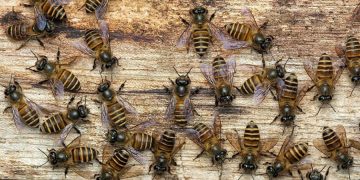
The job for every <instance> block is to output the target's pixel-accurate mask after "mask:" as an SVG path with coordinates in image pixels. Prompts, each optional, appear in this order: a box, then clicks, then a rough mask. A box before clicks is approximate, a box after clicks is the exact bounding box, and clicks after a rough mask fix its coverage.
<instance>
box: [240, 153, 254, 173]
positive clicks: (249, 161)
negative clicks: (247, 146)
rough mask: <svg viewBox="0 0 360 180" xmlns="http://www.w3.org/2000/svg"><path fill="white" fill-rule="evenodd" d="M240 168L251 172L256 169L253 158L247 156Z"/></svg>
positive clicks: (249, 155)
mask: <svg viewBox="0 0 360 180" xmlns="http://www.w3.org/2000/svg"><path fill="white" fill-rule="evenodd" d="M241 168H242V169H244V170H245V171H253V170H255V169H256V168H257V165H256V163H255V162H254V156H252V155H251V154H248V155H247V156H246V158H245V162H244V163H243V164H241Z"/></svg>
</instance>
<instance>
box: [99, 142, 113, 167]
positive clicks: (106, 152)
mask: <svg viewBox="0 0 360 180" xmlns="http://www.w3.org/2000/svg"><path fill="white" fill-rule="evenodd" d="M113 154H114V146H112V145H111V144H108V143H107V144H105V145H104V148H103V153H102V157H101V158H102V163H106V162H107V161H108V159H110V157H111V156H112V155H113Z"/></svg>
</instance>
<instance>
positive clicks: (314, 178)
mask: <svg viewBox="0 0 360 180" xmlns="http://www.w3.org/2000/svg"><path fill="white" fill-rule="evenodd" d="M325 167H326V165H325V166H324V167H323V168H322V169H321V170H320V171H319V170H317V169H313V167H312V165H311V171H309V172H307V173H306V178H307V179H309V180H326V177H327V176H328V175H329V170H330V168H331V166H329V167H328V169H327V170H326V173H325V176H324V175H322V174H321V171H323V170H324V169H325ZM298 173H299V174H300V178H301V180H303V179H304V177H303V175H302V173H301V171H300V170H299V169H298Z"/></svg>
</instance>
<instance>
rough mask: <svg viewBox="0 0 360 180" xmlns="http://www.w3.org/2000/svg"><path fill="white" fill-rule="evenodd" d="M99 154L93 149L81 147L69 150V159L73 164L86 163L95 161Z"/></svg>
mask: <svg viewBox="0 0 360 180" xmlns="http://www.w3.org/2000/svg"><path fill="white" fill-rule="evenodd" d="M98 154H99V152H98V151H97V150H95V149H94V148H91V147H87V146H81V147H76V148H73V149H71V157H72V160H73V162H74V163H75V164H77V163H86V162H90V161H92V160H94V159H97V156H98Z"/></svg>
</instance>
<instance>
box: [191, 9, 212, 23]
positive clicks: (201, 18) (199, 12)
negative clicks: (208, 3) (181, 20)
mask: <svg viewBox="0 0 360 180" xmlns="http://www.w3.org/2000/svg"><path fill="white" fill-rule="evenodd" d="M190 14H191V15H192V16H193V20H194V22H195V23H198V24H203V23H204V22H205V21H206V16H207V14H208V10H207V9H205V8H204V7H202V6H199V7H196V8H194V9H192V10H190Z"/></svg>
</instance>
